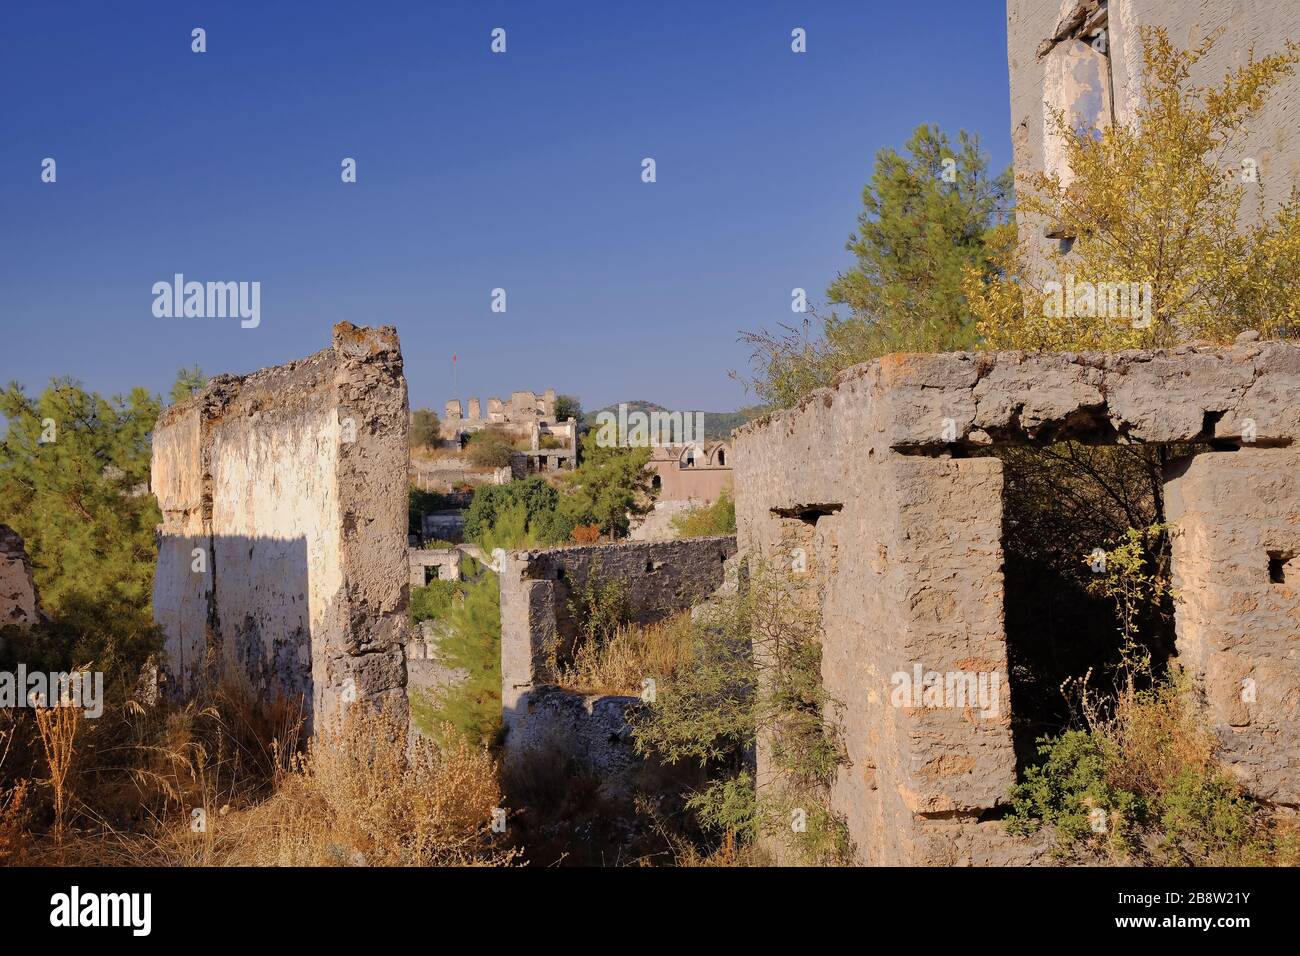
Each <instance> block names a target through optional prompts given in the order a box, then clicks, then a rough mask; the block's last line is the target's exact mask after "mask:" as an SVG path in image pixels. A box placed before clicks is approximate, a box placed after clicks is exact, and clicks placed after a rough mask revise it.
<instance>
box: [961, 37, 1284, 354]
mask: <svg viewBox="0 0 1300 956" xmlns="http://www.w3.org/2000/svg"><path fill="white" fill-rule="evenodd" d="M1221 35H1222V31H1216V32H1215V33H1212V34H1211V35H1210V36H1208V37H1207V38H1206V39H1204V40H1203V41H1202V42H1201V43H1200V44H1199V45H1197V46H1196V47H1195V48H1193V49H1188V50H1183V49H1179V48H1177V47H1176V46H1175V45H1174V44H1173V43H1172V42H1171V41H1170V39H1169V37H1168V35H1167V34H1166V32H1165V31H1164V30H1163V29H1159V28H1151V27H1143V28H1142V29H1141V38H1142V78H1141V87H1142V89H1143V90H1145V91H1146V92H1145V94H1144V96H1143V97H1142V100H1141V102H1140V103H1139V104H1138V106H1137V107H1136V109H1135V113H1134V116H1133V118H1132V120H1131V121H1129V122H1118V123H1112V124H1111V125H1109V126H1107V127H1105V128H1104V129H1101V130H1099V131H1093V132H1092V133H1091V134H1089V135H1080V134H1079V133H1078V132H1076V131H1075V130H1073V129H1071V128H1070V127H1069V125H1068V123H1067V121H1066V119H1065V117H1064V116H1063V115H1060V114H1059V113H1058V114H1057V115H1055V116H1054V117H1053V119H1052V122H1053V125H1054V126H1055V133H1056V134H1057V136H1058V137H1059V138H1060V140H1061V141H1062V142H1063V143H1064V145H1065V148H1066V153H1067V158H1068V163H1069V168H1070V172H1071V174H1072V176H1073V179H1072V181H1070V182H1068V183H1065V182H1062V181H1061V180H1060V179H1059V178H1058V177H1057V176H1056V175H1055V174H1050V175H1049V174H1047V173H1036V174H1033V175H1031V176H1028V177H1027V178H1026V179H1027V181H1026V182H1025V183H1024V186H1025V188H1023V189H1022V190H1021V193H1020V194H1019V195H1018V196H1017V198H1016V203H1017V207H1018V209H1019V211H1020V214H1021V215H1022V216H1023V217H1024V218H1025V220H1026V222H1029V221H1033V222H1035V223H1051V224H1053V225H1054V226H1055V227H1056V228H1057V229H1059V230H1060V232H1061V233H1062V234H1064V235H1068V236H1073V237H1075V239H1074V241H1073V242H1072V243H1070V244H1069V246H1068V253H1067V252H1066V251H1064V250H1061V251H1055V252H1053V253H1052V254H1051V255H1049V256H1047V257H1046V259H1045V260H1044V261H1038V259H1039V258H1040V257H1037V256H1035V255H1030V254H1029V250H1028V249H1027V248H1025V246H1024V244H1017V243H1016V242H1015V241H1014V239H1013V237H1011V236H1009V235H1008V236H1006V237H1005V238H1006V241H1005V242H1003V243H1002V248H1001V249H1000V250H999V252H998V266H999V268H998V270H997V271H996V272H995V273H992V274H990V273H989V272H988V271H981V272H980V273H979V274H968V275H967V279H966V283H965V291H966V295H967V297H968V299H969V300H970V302H971V303H972V307H973V308H974V310H975V311H976V313H977V314H978V315H979V319H980V336H981V338H982V339H983V340H984V342H985V346H986V347H988V348H1017V349H1030V350H1044V351H1059V352H1066V351H1081V350H1084V349H1128V348H1143V347H1148V348H1149V347H1162V348H1167V347H1170V346H1173V345H1177V344H1180V343H1182V342H1187V341H1190V340H1193V339H1203V340H1209V341H1211V342H1218V343H1225V344H1226V343H1230V342H1231V341H1232V340H1233V338H1234V337H1235V336H1236V335H1237V334H1238V333H1239V332H1241V331H1244V330H1246V329H1254V330H1256V331H1258V332H1260V333H1262V334H1263V335H1264V336H1265V337H1269V338H1274V337H1287V336H1294V335H1296V334H1297V332H1298V331H1300V292H1298V291H1297V285H1296V282H1295V276H1296V274H1297V271H1300V228H1298V227H1300V191H1298V190H1296V188H1295V186H1294V179H1293V181H1292V194H1291V196H1290V198H1289V200H1288V201H1287V202H1286V203H1284V204H1283V205H1282V206H1281V207H1280V208H1279V209H1277V210H1276V211H1275V212H1273V213H1272V214H1268V213H1267V212H1266V210H1265V208H1264V206H1263V196H1264V194H1263V192H1262V190H1260V189H1259V188H1258V186H1254V185H1251V186H1248V185H1247V184H1246V183H1244V182H1243V177H1241V176H1239V175H1231V174H1230V173H1231V172H1232V170H1230V169H1226V168H1225V163H1228V162H1235V161H1239V160H1238V159H1236V157H1241V156H1244V155H1249V148H1250V147H1249V139H1248V134H1247V133H1246V131H1247V130H1249V129H1250V127H1251V121H1252V119H1253V118H1254V117H1255V116H1257V115H1258V114H1259V112H1260V111H1261V110H1262V109H1263V108H1264V107H1265V105H1266V104H1267V103H1268V101H1269V98H1270V97H1271V96H1273V95H1275V94H1276V93H1277V92H1278V89H1279V87H1280V86H1281V84H1282V83H1283V81H1284V80H1285V79H1286V78H1287V77H1290V76H1293V75H1294V74H1295V71H1296V67H1297V65H1300V44H1297V43H1294V42H1288V43H1287V44H1286V45H1285V47H1284V48H1283V49H1282V50H1281V51H1279V52H1277V53H1273V54H1270V55H1268V56H1263V57H1260V58H1258V59H1256V58H1255V56H1254V54H1253V52H1252V53H1250V54H1249V55H1247V56H1246V57H1244V58H1243V59H1242V60H1241V62H1239V63H1236V64H1235V65H1234V66H1233V68H1232V69H1230V70H1228V71H1227V72H1226V73H1225V74H1224V77H1223V80H1222V81H1221V82H1220V83H1219V84H1218V85H1217V86H1205V87H1200V86H1196V85H1195V84H1193V83H1192V82H1191V76H1192V74H1193V70H1194V68H1195V66H1196V64H1197V63H1198V62H1200V61H1202V60H1204V59H1205V58H1206V57H1207V56H1209V55H1211V54H1212V51H1213V50H1214V47H1215V45H1216V43H1217V41H1218V39H1219V37H1220V36H1221ZM1225 173H1229V175H1225ZM1251 194H1253V198H1255V199H1257V205H1256V206H1255V208H1253V209H1252V208H1250V206H1249V205H1248V204H1247V203H1246V200H1247V196H1248V195H1251ZM1066 277H1068V280H1069V281H1075V282H1080V283H1082V282H1087V283H1092V284H1094V285H1100V284H1102V283H1108V284H1109V283H1116V282H1120V283H1123V282H1133V281H1139V280H1140V281H1142V282H1144V283H1149V293H1148V294H1149V298H1148V300H1147V308H1146V309H1144V311H1143V314H1142V315H1143V319H1144V320H1145V321H1143V322H1141V323H1137V322H1133V321H1115V320H1114V319H1115V318H1122V319H1127V318H1129V317H1128V316H1119V317H1115V316H1098V315H1095V314H1094V313H1095V309H1093V308H1080V309H1076V310H1073V311H1075V312H1077V313H1079V314H1075V315H1067V314H1064V313H1065V310H1064V309H1061V308H1058V307H1056V306H1057V304H1058V303H1054V302H1052V301H1050V299H1049V293H1048V290H1047V288H1046V282H1047V281H1049V280H1053V281H1056V282H1058V283H1059V282H1061V281H1062V280H1065V279H1066ZM1058 288H1059V286H1058Z"/></svg>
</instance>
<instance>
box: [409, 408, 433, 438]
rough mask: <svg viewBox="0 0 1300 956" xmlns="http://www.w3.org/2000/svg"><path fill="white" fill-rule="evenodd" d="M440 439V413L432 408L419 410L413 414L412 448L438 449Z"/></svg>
mask: <svg viewBox="0 0 1300 956" xmlns="http://www.w3.org/2000/svg"><path fill="white" fill-rule="evenodd" d="M438 438H439V424H438V413H437V412H435V411H433V409H430V408H417V409H416V410H415V411H414V412H413V413H412V414H411V432H410V443H411V447H412V448H436V447H438Z"/></svg>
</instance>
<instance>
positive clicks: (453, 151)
mask: <svg viewBox="0 0 1300 956" xmlns="http://www.w3.org/2000/svg"><path fill="white" fill-rule="evenodd" d="M128 11H129V12H128ZM196 26H201V27H203V28H205V29H206V31H207V43H208V52H207V53H204V54H195V53H192V52H191V50H190V44H191V40H190V31H191V29H192V28H194V27H196ZM494 27H503V28H504V29H506V31H507V52H506V54H504V55H493V54H492V53H491V52H490V50H489V42H490V37H489V34H490V31H491V30H492V29H493V28H494ZM794 27H803V28H805V29H806V30H807V35H808V52H807V53H806V54H802V55H797V54H794V53H792V52H791V50H790V31H791V30H792V29H793V28H794ZM921 122H930V123H937V124H939V125H940V126H942V127H943V128H944V129H945V130H947V131H949V132H950V133H953V132H955V131H956V130H957V129H958V128H960V127H965V128H967V129H970V130H973V131H976V132H978V133H979V134H980V135H981V136H982V138H983V141H984V146H985V148H986V149H987V150H988V152H989V153H990V155H991V158H992V161H993V166H994V168H995V169H1000V168H1002V167H1004V166H1005V165H1006V164H1007V163H1009V162H1010V136H1009V123H1010V120H1009V107H1008V94H1007V66H1006V16H1005V4H1004V3H1003V2H1002V0H925V2H913V3H897V2H887V0H853V2H847V0H846V2H803V3H775V2H763V0H754V2H744V3H741V2H734V3H732V2H699V0H696V2H676V0H654V2H650V3H631V2H613V0H602V2H583V3H577V2H572V3H551V2H544V0H529V2H520V3H492V2H484V0H472V2H470V0H465V2H409V3H384V2H355V3H354V2H349V3H335V2H332V0H317V2H311V3H287V2H276V0H263V2H252V0H221V2H217V0H210V2H206V3H190V2H178V0H166V2H161V0H153V2H143V0H131V2H126V3H105V2H103V0H96V2H86V3H59V2H47V3H41V4H35V3H19V2H10V3H6V4H4V5H3V8H0V310H2V311H0V323H2V325H0V329H2V334H0V382H3V381H8V380H10V379H18V380H19V381H21V382H23V383H24V384H26V385H27V386H28V387H29V388H31V389H38V388H40V387H42V386H43V385H44V383H45V382H46V380H47V379H48V378H49V377H50V376H52V375H59V374H71V375H74V376H75V377H77V378H79V379H81V380H82V382H83V383H84V384H85V385H86V386H87V387H90V388H94V389H97V390H99V391H103V392H120V391H125V390H126V389H128V388H129V387H131V386H133V385H144V386H146V387H148V388H150V389H152V390H155V391H159V392H165V391H166V390H167V389H168V387H169V386H170V383H171V381H172V379H173V377H174V375H175V372H176V369H177V368H178V367H180V366H182V365H190V364H193V363H195V362H197V363H199V364H200V365H201V366H202V368H203V369H204V371H206V372H208V373H210V374H212V373H217V372H225V371H229V372H244V371H251V370H253V369H255V368H258V367H261V366H264V365H269V364H276V363H280V362H284V361H288V360H290V359H294V358H299V357H301V356H304V355H307V354H309V353H311V352H314V351H316V350H318V349H320V348H323V347H325V345H327V344H328V341H329V329H330V326H331V324H333V323H334V322H337V321H340V320H345V319H346V320H349V321H352V322H355V323H357V324H365V325H379V324H390V325H395V326H397V329H398V331H399V333H400V335H401V339H402V346H403V352H404V354H405V357H406V369H407V376H408V379H409V381H410V389H411V401H412V405H413V406H418V405H431V406H433V407H435V408H437V409H439V410H441V408H442V403H443V402H444V401H445V400H446V399H447V398H449V397H452V383H451V374H450V356H451V354H452V353H453V352H456V353H458V354H459V356H460V363H459V389H458V391H459V393H460V397H462V398H464V397H468V396H471V395H472V396H478V397H482V398H487V397H488V396H489V395H493V394H501V395H505V394H507V393H508V392H509V391H510V390H512V389H518V388H531V389H537V390H540V389H543V388H545V387H547V386H554V387H555V388H556V389H558V390H559V391H561V392H571V393H575V394H577V395H579V396H580V397H581V398H582V400H583V404H584V405H585V407H587V408H597V407H599V406H601V405H604V404H606V403H609V402H613V401H618V400H622V399H647V400H651V401H656V402H659V403H660V404H663V405H666V406H668V407H671V408H705V409H713V410H724V409H731V408H735V407H738V406H739V405H742V404H746V403H747V402H748V401H752V398H751V397H747V396H746V395H745V394H744V392H743V391H742V389H741V388H740V386H738V385H737V384H736V383H734V382H732V381H731V380H730V379H729V378H728V377H727V374H726V373H727V370H728V369H729V368H737V367H744V366H746V365H747V362H748V356H747V351H746V349H745V347H744V346H743V345H742V344H740V343H739V342H737V332H738V330H740V329H753V328H757V327H760V326H773V325H774V324H775V323H778V322H781V321H788V320H790V319H791V318H793V316H792V314H791V312H790V290H791V288H792V287H795V286H802V287H805V288H807V289H808V291H809V293H810V295H813V296H815V297H816V298H818V299H820V298H821V296H822V295H823V294H824V292H825V289H826V286H827V284H828V283H829V282H830V281H831V280H832V279H833V278H834V276H835V275H836V273H837V272H839V271H840V270H842V269H844V268H846V267H847V266H848V265H849V263H850V257H849V255H848V253H846V252H845V251H844V242H845V240H846V238H847V236H848V234H849V232H850V231H851V230H852V229H853V227H854V224H855V217H856V216H857V213H858V211H859V209H860V195H861V190H862V186H863V184H864V183H865V182H866V180H867V178H868V176H869V174H870V171H871V163H872V158H873V156H874V154H875V152H876V150H878V149H879V148H881V147H882V146H896V147H901V145H902V143H903V142H904V141H905V140H906V138H907V137H908V135H909V134H910V132H911V131H912V129H913V128H914V127H915V126H916V125H917V124H918V123H921ZM345 156H350V157H355V159H356V160H357V164H358V180H359V181H358V182H357V183H356V184H353V185H345V184H343V183H342V182H341V181H340V175H339V173H340V162H341V160H342V159H343V157H345ZM646 156H650V157H654V159H655V160H656V163H657V167H658V169H657V172H658V182H656V183H654V184H645V183H642V182H641V175H640V174H641V160H642V158H643V157H646ZM45 157H53V158H55V159H56V161H57V164H58V166H57V175H58V181H57V182H56V183H54V184H52V185H50V184H44V183H42V182H41V181H40V172H41V161H42V160H43V159H44V158H45ZM176 272H182V273H184V274H185V275H186V277H187V279H197V280H201V281H207V280H214V281H218V280H219V281H236V280H244V281H253V280H256V281H260V282H261V284H262V318H261V325H260V327H259V328H256V329H241V328H240V327H239V323H238V321H236V320H231V319H195V318H189V319H186V318H170V319H166V318H155V317H154V315H153V312H152V305H153V296H152V294H151V292H150V289H151V287H152V285H153V283H155V282H157V281H169V280H170V279H171V276H172V275H173V273H176ZM494 287H504V288H505V289H506V290H507V297H508V298H507V302H508V310H507V312H506V313H505V314H496V313H493V312H491V311H490V308H489V306H490V292H491V290H492V289H493V288H494Z"/></svg>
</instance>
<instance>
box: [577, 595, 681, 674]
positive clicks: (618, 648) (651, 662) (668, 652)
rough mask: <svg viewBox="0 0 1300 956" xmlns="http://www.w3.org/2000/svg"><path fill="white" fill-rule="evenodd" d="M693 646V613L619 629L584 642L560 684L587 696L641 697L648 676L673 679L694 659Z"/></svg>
mask: <svg viewBox="0 0 1300 956" xmlns="http://www.w3.org/2000/svg"><path fill="white" fill-rule="evenodd" d="M690 646H691V616H690V613H689V612H684V613H682V614H678V615H676V616H674V617H671V618H669V619H667V620H666V621H661V622H659V623H657V624H648V625H624V626H620V627H619V628H618V629H617V630H616V631H615V632H614V634H613V636H612V637H610V638H609V639H608V640H606V641H597V640H588V641H586V642H584V643H583V644H581V645H580V646H579V647H578V649H577V650H576V651H575V653H574V656H573V662H572V664H570V665H569V666H567V667H565V668H564V669H563V670H562V671H561V674H560V677H559V681H558V682H559V684H560V685H561V686H563V687H566V688H568V689H570V690H575V691H579V692H581V693H586V694H640V693H641V691H642V689H643V688H642V683H641V682H642V681H643V680H645V678H647V677H651V678H654V680H655V681H657V682H659V683H663V682H665V681H669V680H672V678H673V677H675V676H676V675H677V671H678V669H679V668H680V667H682V666H683V665H684V664H685V663H686V662H687V660H688V659H689V655H690Z"/></svg>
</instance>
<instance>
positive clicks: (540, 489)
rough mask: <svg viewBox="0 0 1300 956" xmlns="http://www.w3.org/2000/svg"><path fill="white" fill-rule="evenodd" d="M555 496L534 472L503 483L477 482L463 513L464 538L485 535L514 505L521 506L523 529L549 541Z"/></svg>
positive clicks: (556, 495)
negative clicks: (487, 483)
mask: <svg viewBox="0 0 1300 956" xmlns="http://www.w3.org/2000/svg"><path fill="white" fill-rule="evenodd" d="M559 499H560V493H559V492H558V491H556V490H555V489H554V488H552V487H551V486H550V485H548V484H547V483H546V481H545V480H544V479H542V478H540V477H538V476H537V475H533V476H532V477H530V478H524V479H522V480H517V481H511V482H508V483H507V484H504V485H480V486H479V487H478V488H476V489H475V491H474V499H473V500H472V501H471V502H470V506H469V509H468V510H467V511H466V512H465V538H466V540H469V541H477V540H479V539H480V538H482V537H483V536H484V535H485V534H489V533H490V532H491V531H492V530H493V528H495V527H496V525H497V522H498V519H499V517H500V516H501V514H502V513H503V512H505V511H507V510H509V509H510V508H512V507H514V506H516V505H518V506H521V507H522V508H523V513H524V524H525V529H526V530H527V531H529V532H531V533H532V534H533V535H534V536H535V537H536V538H537V539H538V540H540V541H544V542H550V541H552V540H553V539H552V538H551V537H550V536H549V531H550V529H551V526H552V522H553V517H552V516H553V514H554V512H555V510H556V507H557V505H558V503H559ZM565 537H567V534H566V536H565ZM560 540H561V541H562V540H564V539H563V538H561V539H560Z"/></svg>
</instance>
